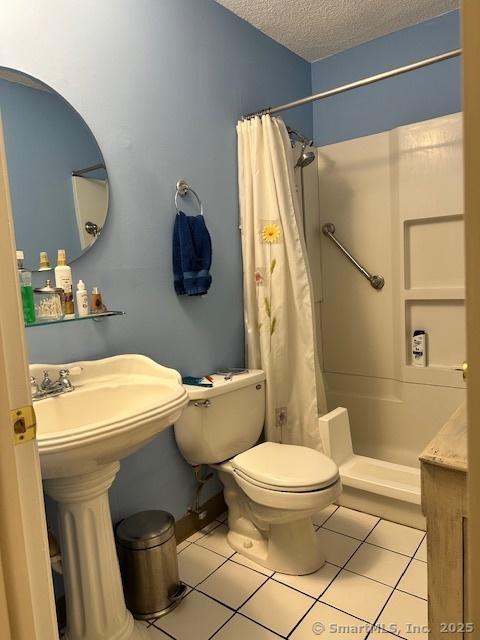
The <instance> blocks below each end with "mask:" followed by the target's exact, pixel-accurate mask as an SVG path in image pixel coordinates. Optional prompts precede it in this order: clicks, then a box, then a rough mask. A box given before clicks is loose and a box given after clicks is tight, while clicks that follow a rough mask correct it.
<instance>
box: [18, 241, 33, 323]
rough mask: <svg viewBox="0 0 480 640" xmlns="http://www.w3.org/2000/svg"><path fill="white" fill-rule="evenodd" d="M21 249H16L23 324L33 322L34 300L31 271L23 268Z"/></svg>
mask: <svg viewBox="0 0 480 640" xmlns="http://www.w3.org/2000/svg"><path fill="white" fill-rule="evenodd" d="M23 257H24V256H23V251H17V267H18V279H19V281H20V293H21V296H22V306H23V319H24V320H25V324H33V323H34V322H35V319H36V318H35V300H34V297H33V287H32V273H31V272H30V271H28V270H27V269H24V268H23Z"/></svg>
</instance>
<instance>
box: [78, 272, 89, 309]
mask: <svg viewBox="0 0 480 640" xmlns="http://www.w3.org/2000/svg"><path fill="white" fill-rule="evenodd" d="M77 313H78V315H79V316H88V313H89V308H88V293H87V289H86V288H85V283H84V282H83V280H79V281H78V283H77Z"/></svg>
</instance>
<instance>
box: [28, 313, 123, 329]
mask: <svg viewBox="0 0 480 640" xmlns="http://www.w3.org/2000/svg"><path fill="white" fill-rule="evenodd" d="M124 315H125V311H104V312H103V313H90V314H89V315H88V316H75V317H74V318H61V319H60V320H37V321H36V322H33V323H32V324H26V325H25V327H47V326H50V325H52V324H66V323H67V322H78V321H80V320H96V321H97V322H98V321H99V320H103V319H104V318H112V317H114V316H124Z"/></svg>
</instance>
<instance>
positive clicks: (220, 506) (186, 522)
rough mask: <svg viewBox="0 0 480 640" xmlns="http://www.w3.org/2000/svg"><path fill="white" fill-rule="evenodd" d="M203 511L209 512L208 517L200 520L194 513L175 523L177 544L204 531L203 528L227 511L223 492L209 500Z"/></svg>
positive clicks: (203, 506)
mask: <svg viewBox="0 0 480 640" xmlns="http://www.w3.org/2000/svg"><path fill="white" fill-rule="evenodd" d="M202 509H203V510H204V511H206V512H207V515H206V517H205V518H204V519H203V520H200V519H199V518H198V517H197V516H196V515H195V514H194V513H187V514H186V515H185V516H183V518H180V519H179V520H177V521H176V522H175V537H176V539H177V543H179V542H183V540H185V539H186V538H188V537H189V536H191V535H192V533H195V531H199V530H200V529H203V527H204V526H205V525H207V524H210V522H213V520H215V518H217V517H218V516H219V515H221V514H222V513H223V512H224V511H226V509H227V506H226V504H225V500H224V499H223V492H221V493H217V494H216V495H214V496H212V497H211V498H209V499H208V500H207V501H206V502H205V503H204V504H203V505H202Z"/></svg>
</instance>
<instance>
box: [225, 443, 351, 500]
mask: <svg viewBox="0 0 480 640" xmlns="http://www.w3.org/2000/svg"><path fill="white" fill-rule="evenodd" d="M231 465H232V469H233V472H234V474H235V476H236V477H237V478H238V479H242V481H243V482H242V484H243V483H250V484H252V485H254V486H256V487H259V488H262V489H265V490H268V491H278V492H285V493H307V492H312V491H320V490H322V489H326V488H328V487H330V486H331V485H333V484H335V482H336V481H337V480H338V478H339V472H338V467H337V465H336V464H335V462H334V461H333V460H331V459H330V458H328V457H327V456H326V455H324V454H323V453H320V452H319V451H316V450H315V449H310V448H308V447H300V446H297V445H289V444H279V443H276V442H263V443H262V444H259V445H257V446H256V447H252V449H248V450H247V451H244V452H243V453H241V454H239V455H237V456H235V457H234V458H233V459H232V460H231Z"/></svg>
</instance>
